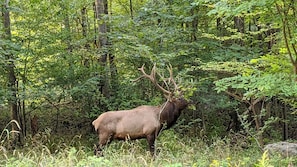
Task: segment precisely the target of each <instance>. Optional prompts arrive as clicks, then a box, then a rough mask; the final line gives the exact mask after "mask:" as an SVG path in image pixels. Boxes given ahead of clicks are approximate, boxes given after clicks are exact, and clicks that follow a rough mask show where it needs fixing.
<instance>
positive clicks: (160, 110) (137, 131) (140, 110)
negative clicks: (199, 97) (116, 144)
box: [92, 65, 188, 155]
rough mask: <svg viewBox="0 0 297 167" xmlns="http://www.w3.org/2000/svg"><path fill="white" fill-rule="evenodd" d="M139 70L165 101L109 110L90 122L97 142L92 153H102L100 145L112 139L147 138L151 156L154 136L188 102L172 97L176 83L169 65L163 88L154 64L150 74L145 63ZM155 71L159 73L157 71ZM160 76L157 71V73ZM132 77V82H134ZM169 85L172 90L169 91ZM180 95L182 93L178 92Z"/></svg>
mask: <svg viewBox="0 0 297 167" xmlns="http://www.w3.org/2000/svg"><path fill="white" fill-rule="evenodd" d="M139 70H140V71H141V72H142V76H141V77H139V78H138V79H136V80H139V79H141V78H148V79H149V80H150V81H151V82H152V83H153V84H154V85H155V86H156V87H157V88H158V89H159V90H161V91H162V92H163V93H164V95H165V97H166V98H167V101H166V102H165V103H163V104H162V105H160V106H149V105H142V106H139V107H136V108H134V109H130V110H121V111H108V112H105V113H103V114H101V115H99V117H98V118H97V119H96V120H94V121H93V122H92V125H93V126H94V128H95V130H96V131H97V133H98V137H99V143H98V145H97V146H96V148H95V151H94V153H95V155H101V151H102V148H103V147H104V146H105V145H107V144H108V143H110V142H111V141H112V140H113V139H118V140H125V139H132V140H134V139H140V138H146V139H147V142H148V146H149V150H150V152H151V154H152V155H154V152H155V146H154V144H155V139H156V138H157V136H158V134H159V132H160V130H161V129H162V128H163V127H165V125H166V127H165V128H164V129H168V128H170V127H172V125H174V124H175V122H176V120H177V119H178V117H179V116H180V114H181V111H182V110H183V109H185V108H186V107H187V105H188V102H187V101H186V100H185V99H184V98H182V97H175V95H176V94H175V93H176V92H177V91H178V86H177V84H176V83H175V81H174V79H173V74H172V67H171V66H170V67H168V70H169V73H170V78H169V79H167V80H163V82H164V84H165V85H166V86H167V87H166V89H165V88H163V87H162V86H161V85H159V84H158V81H157V79H156V66H155V65H154V66H153V68H152V70H151V73H150V75H148V74H147V73H146V72H145V71H144V65H143V66H142V67H141V68H139ZM157 74H158V73H157ZM158 75H160V74H158ZM136 80H135V81H136ZM169 84H172V85H173V87H174V90H170V88H169ZM179 96H181V94H179Z"/></svg>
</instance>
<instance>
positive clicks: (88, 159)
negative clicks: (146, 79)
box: [0, 130, 297, 167]
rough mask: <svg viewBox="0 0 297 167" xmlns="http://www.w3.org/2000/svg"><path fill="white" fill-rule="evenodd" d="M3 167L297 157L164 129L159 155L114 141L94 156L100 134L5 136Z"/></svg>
mask: <svg viewBox="0 0 297 167" xmlns="http://www.w3.org/2000/svg"><path fill="white" fill-rule="evenodd" d="M1 137H2V138H1V144H2V145H1V148H0V165H1V166H13V167H14V166H22V167H26V166H28V167H29V166H30V167H31V166H94V167H95V166H193V167H195V166H211V167H220V166H223V167H228V166H232V167H233V166H259V167H266V166H290V165H291V166H292V165H297V160H296V158H295V159H294V158H293V157H291V158H290V157H281V156H278V155H274V156H270V155H268V154H267V153H266V152H264V153H263V152H262V151H261V149H259V148H258V147H257V146H256V144H249V145H248V146H245V147H242V146H241V145H238V144H236V143H233V142H231V141H230V140H229V139H228V138H225V139H208V140H206V139H200V138H194V137H191V138H189V137H187V136H180V135H178V134H176V132H174V131H173V130H168V131H164V132H163V133H162V134H161V135H160V136H159V138H158V140H157V143H156V146H157V147H156V148H157V151H156V152H157V156H156V157H155V158H154V159H153V158H152V157H151V155H150V153H149V152H148V151H147V146H146V140H136V141H125V142H123V141H115V142H112V143H111V144H110V145H109V146H108V147H107V148H106V149H105V152H104V157H96V156H94V155H93V148H92V147H93V146H92V144H93V143H95V142H96V141H97V138H96V136H95V135H94V136H89V137H81V136H74V137H71V138H70V139H69V138H68V139H67V138H61V137H60V136H56V135H52V134H51V133H50V131H49V130H48V131H45V132H42V133H39V134H37V135H36V136H34V137H33V138H32V137H28V138H27V139H26V141H25V144H24V146H23V147H21V148H18V149H14V150H10V149H7V148H5V146H4V142H5V141H6V140H7V139H6V138H4V137H3V136H1Z"/></svg>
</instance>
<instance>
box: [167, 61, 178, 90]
mask: <svg viewBox="0 0 297 167" xmlns="http://www.w3.org/2000/svg"><path fill="white" fill-rule="evenodd" d="M167 69H168V71H169V75H170V76H169V77H170V78H169V82H172V83H173V85H174V92H175V91H178V85H177V84H176V82H175V80H174V78H173V70H172V65H171V64H169V66H167Z"/></svg>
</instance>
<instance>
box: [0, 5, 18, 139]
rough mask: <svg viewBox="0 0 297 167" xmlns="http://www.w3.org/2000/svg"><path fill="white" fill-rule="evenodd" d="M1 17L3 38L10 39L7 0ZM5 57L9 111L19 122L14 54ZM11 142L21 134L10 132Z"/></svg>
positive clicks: (15, 127)
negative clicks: (9, 93)
mask: <svg viewBox="0 0 297 167" xmlns="http://www.w3.org/2000/svg"><path fill="white" fill-rule="evenodd" d="M2 17H3V20H2V21H3V27H4V33H3V39H6V40H8V41H11V29H10V13H9V0H6V1H5V2H4V3H3V6H2ZM5 57H6V59H7V66H6V70H7V74H8V75H7V77H8V88H9V90H10V92H11V95H10V97H9V99H8V100H9V105H10V111H11V119H12V120H15V121H17V122H19V121H20V120H19V116H18V103H17V79H16V75H15V65H14V56H13V55H12V53H7V55H5ZM19 130H20V129H19V128H18V126H17V125H16V124H14V123H13V124H12V131H19ZM12 138H13V143H17V142H20V141H21V135H18V134H17V133H12Z"/></svg>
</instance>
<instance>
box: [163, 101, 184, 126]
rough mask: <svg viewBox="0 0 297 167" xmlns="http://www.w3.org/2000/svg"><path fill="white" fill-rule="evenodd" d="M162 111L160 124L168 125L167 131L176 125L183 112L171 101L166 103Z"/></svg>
mask: <svg viewBox="0 0 297 167" xmlns="http://www.w3.org/2000/svg"><path fill="white" fill-rule="evenodd" d="M160 109H161V111H160V122H161V124H166V129H169V128H170V127H172V126H173V125H174V124H175V123H176V120H177V118H178V117H179V116H180V113H181V112H180V110H179V109H178V108H177V106H176V104H175V103H173V102H170V101H167V102H165V103H164V104H163V105H162V106H161V107H160Z"/></svg>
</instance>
